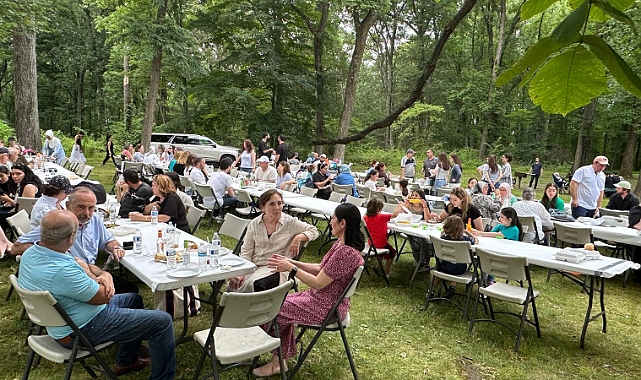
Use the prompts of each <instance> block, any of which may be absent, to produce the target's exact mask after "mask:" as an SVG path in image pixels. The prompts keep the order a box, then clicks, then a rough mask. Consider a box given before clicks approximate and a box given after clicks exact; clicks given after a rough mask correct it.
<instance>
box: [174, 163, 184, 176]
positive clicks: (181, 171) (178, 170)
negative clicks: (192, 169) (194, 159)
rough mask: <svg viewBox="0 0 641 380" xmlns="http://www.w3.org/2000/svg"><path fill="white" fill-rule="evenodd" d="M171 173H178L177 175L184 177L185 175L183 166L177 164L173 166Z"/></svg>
mask: <svg viewBox="0 0 641 380" xmlns="http://www.w3.org/2000/svg"><path fill="white" fill-rule="evenodd" d="M173 171H174V172H175V173H178V174H180V175H183V176H184V175H185V164H178V163H176V164H174V168H173Z"/></svg>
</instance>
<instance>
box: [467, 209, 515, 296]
mask: <svg viewBox="0 0 641 380" xmlns="http://www.w3.org/2000/svg"><path fill="white" fill-rule="evenodd" d="M472 233H473V234H474V235H476V236H486V237H497V236H498V237H502V238H505V239H508V240H517V241H520V240H522V238H523V227H521V221H519V217H518V216H517V215H516V210H515V209H513V208H512V207H506V208H504V209H502V210H501V212H500V213H499V224H497V225H496V226H494V228H492V231H491V232H483V231H478V230H472ZM487 284H488V285H492V284H494V276H488V277H487Z"/></svg>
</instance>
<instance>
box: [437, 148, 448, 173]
mask: <svg viewBox="0 0 641 380" xmlns="http://www.w3.org/2000/svg"><path fill="white" fill-rule="evenodd" d="M438 165H439V166H440V167H441V169H443V170H450V162H449V161H448V160H447V155H446V154H445V153H443V152H441V153H439V154H438Z"/></svg>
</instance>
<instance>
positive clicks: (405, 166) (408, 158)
mask: <svg viewBox="0 0 641 380" xmlns="http://www.w3.org/2000/svg"><path fill="white" fill-rule="evenodd" d="M415 167H416V160H415V159H414V149H408V150H407V154H406V155H405V156H403V158H402V159H401V179H409V180H410V181H411V180H413V179H414V173H415V170H416V169H415Z"/></svg>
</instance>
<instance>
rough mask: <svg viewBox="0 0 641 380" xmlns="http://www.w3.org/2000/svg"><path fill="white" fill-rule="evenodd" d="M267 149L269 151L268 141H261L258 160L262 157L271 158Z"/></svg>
mask: <svg viewBox="0 0 641 380" xmlns="http://www.w3.org/2000/svg"><path fill="white" fill-rule="evenodd" d="M267 149H269V145H267V141H263V140H260V142H259V143H258V158H261V157H262V156H269V154H268V153H267Z"/></svg>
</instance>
